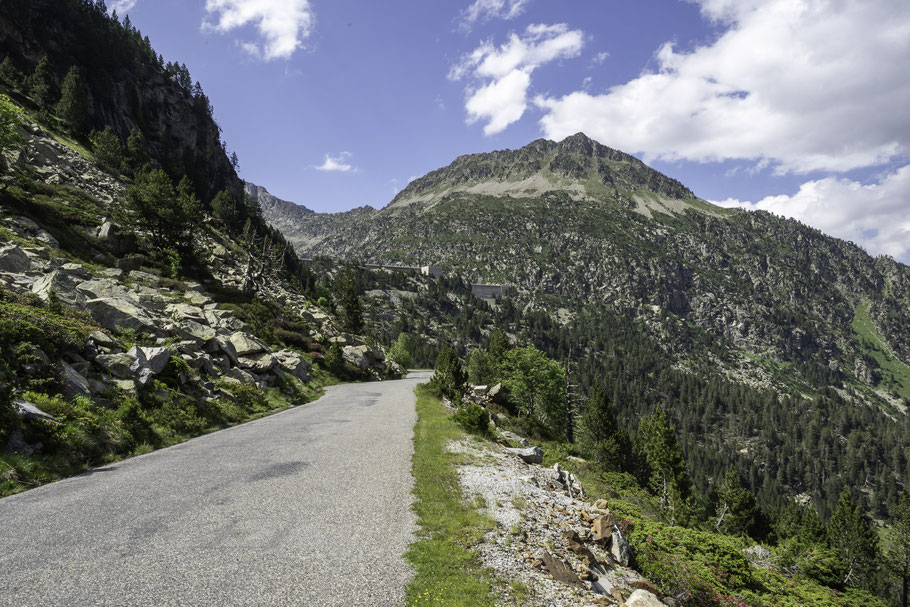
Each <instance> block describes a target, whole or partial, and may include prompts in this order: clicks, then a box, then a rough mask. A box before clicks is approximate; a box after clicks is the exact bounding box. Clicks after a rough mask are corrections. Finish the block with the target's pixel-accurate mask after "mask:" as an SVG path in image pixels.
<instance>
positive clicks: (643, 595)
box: [626, 588, 666, 607]
mask: <svg viewBox="0 0 910 607" xmlns="http://www.w3.org/2000/svg"><path fill="white" fill-rule="evenodd" d="M626 607H666V604H665V603H664V602H663V601H661V600H660V599H659V598H657V597H656V596H655V595H653V594H651V593H650V592H648V591H647V590H642V589H641V588H639V589H638V590H636V591H635V592H633V593H632V595H631V596H630V597H629V598H628V599H627V600H626Z"/></svg>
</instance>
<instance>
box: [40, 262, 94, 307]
mask: <svg viewBox="0 0 910 607" xmlns="http://www.w3.org/2000/svg"><path fill="white" fill-rule="evenodd" d="M51 291H54V292H55V293H56V294H57V299H59V300H60V301H62V302H64V303H67V304H69V305H71V306H80V305H82V304H83V303H85V296H84V295H83V294H82V293H80V292H79V291H77V290H76V283H75V281H74V280H73V278H72V277H71V276H69V275H68V274H67V273H66V272H63V271H61V270H54V271H53V272H49V273H47V274H45V275H44V276H42V277H41V278H39V279H38V280H37V281H35V284H33V285H32V293H34V294H35V295H37V296H38V297H40V298H41V299H43V300H45V301H47V298H48V297H49V296H50V292H51Z"/></svg>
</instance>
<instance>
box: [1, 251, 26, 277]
mask: <svg viewBox="0 0 910 607" xmlns="http://www.w3.org/2000/svg"><path fill="white" fill-rule="evenodd" d="M31 269H32V260H31V259H30V258H29V256H28V255H26V254H25V251H23V250H22V249H21V248H19V247H18V246H16V245H9V246H5V247H0V272H10V273H13V274H24V273H25V272H28V271H29V270H31Z"/></svg>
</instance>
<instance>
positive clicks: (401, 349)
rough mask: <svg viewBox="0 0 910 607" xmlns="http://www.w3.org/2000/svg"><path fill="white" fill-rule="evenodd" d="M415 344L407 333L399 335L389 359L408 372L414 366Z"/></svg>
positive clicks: (390, 351)
mask: <svg viewBox="0 0 910 607" xmlns="http://www.w3.org/2000/svg"><path fill="white" fill-rule="evenodd" d="M413 352H414V342H413V340H412V339H411V336H410V335H408V334H407V333H399V334H398V339H396V340H395V343H394V344H393V345H392V347H391V349H390V350H389V358H390V359H391V360H392V361H393V362H395V363H398V365H399V366H401V368H402V369H404V370H405V371H407V370H408V369H410V368H411V365H412V364H413V362H414V360H413Z"/></svg>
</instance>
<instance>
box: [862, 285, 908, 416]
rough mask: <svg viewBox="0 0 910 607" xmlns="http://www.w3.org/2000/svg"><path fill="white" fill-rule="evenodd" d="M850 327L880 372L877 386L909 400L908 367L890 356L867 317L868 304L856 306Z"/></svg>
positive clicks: (889, 351) (869, 318)
mask: <svg viewBox="0 0 910 607" xmlns="http://www.w3.org/2000/svg"><path fill="white" fill-rule="evenodd" d="M852 327H853V331H854V332H855V333H856V334H857V335H858V336H859V337H860V339H861V340H862V341H863V342H864V344H865V345H866V347H867V352H868V354H869V355H870V356H871V357H872V358H873V359H874V360H875V362H876V363H878V366H879V368H880V369H881V370H882V382H881V384H880V385H879V386H880V387H882V388H885V389H887V390H890V391H891V392H894V393H896V394H897V395H898V396H900V397H901V398H904V399H907V400H910V366H908V365H907V364H906V363H904V362H903V361H901V360H898V359H897V358H895V356H894V355H893V354H892V352H891V348H889V347H888V344H887V343H886V342H885V340H884V339H883V338H882V336H881V334H880V333H879V332H878V329H876V328H875V323H873V322H872V317H871V316H869V304H868V303H863V304H860V305H858V306H856V311H855V313H854V316H853V324H852Z"/></svg>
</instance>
